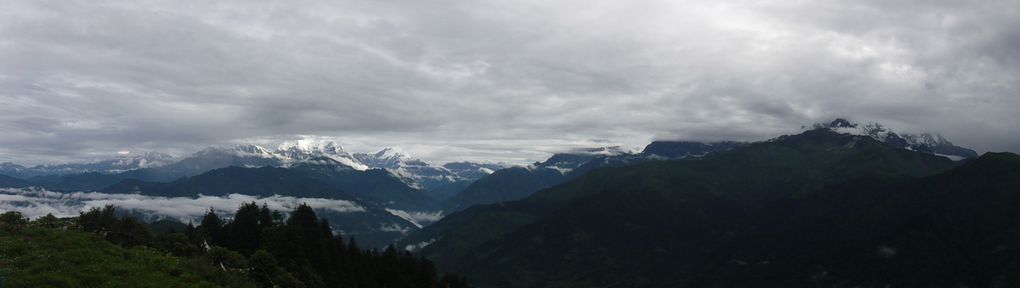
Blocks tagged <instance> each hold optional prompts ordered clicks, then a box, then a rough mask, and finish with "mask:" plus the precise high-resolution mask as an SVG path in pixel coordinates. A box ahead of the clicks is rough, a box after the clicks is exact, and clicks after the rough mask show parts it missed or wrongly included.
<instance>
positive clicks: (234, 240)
mask: <svg viewBox="0 0 1020 288" xmlns="http://www.w3.org/2000/svg"><path fill="white" fill-rule="evenodd" d="M259 214H261V213H260V209H259V206H258V205H257V204H255V202H251V203H244V204H242V205H241V207H240V208H238V209H237V212H236V213H235V214H234V220H233V221H231V222H230V223H229V224H227V225H225V227H224V230H225V232H226V233H227V237H226V238H227V240H228V242H229V244H228V247H230V248H232V249H234V250H236V251H238V252H241V254H244V255H251V253H252V252H255V249H258V248H259V244H260V233H261V230H262V228H261V226H260V225H259Z"/></svg>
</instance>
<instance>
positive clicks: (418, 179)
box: [353, 148, 502, 190]
mask: <svg viewBox="0 0 1020 288" xmlns="http://www.w3.org/2000/svg"><path fill="white" fill-rule="evenodd" d="M353 156H354V158H355V159H357V160H358V161H360V162H361V163H364V164H365V165H367V166H368V167H370V168H372V169H384V170H386V171H389V172H390V173H391V174H393V175H394V176H396V177H397V178H400V179H401V180H403V181H404V182H405V183H407V184H408V185H410V186H412V187H415V188H418V189H422V190H433V189H436V188H439V187H443V186H446V185H450V184H453V183H457V182H465V181H467V182H471V181H474V180H477V179H478V178H481V177H482V176H485V175H488V174H490V173H492V171H494V170H498V169H501V168H502V166H498V165H494V164H493V165H486V164H476V163H470V162H459V163H463V165H462V164H453V163H448V165H449V164H453V165H450V166H452V167H455V168H459V169H455V170H453V169H450V168H447V167H446V165H444V166H433V165H431V164H429V163H427V162H425V161H422V160H420V159H417V158H413V157H411V155H410V154H409V153H407V152H404V151H403V150H400V149H399V148H385V149H382V150H380V151H379V152H376V153H354V155H353ZM471 167H477V168H475V169H474V170H472V168H471ZM485 167H490V168H485ZM492 168H497V169H492Z"/></svg>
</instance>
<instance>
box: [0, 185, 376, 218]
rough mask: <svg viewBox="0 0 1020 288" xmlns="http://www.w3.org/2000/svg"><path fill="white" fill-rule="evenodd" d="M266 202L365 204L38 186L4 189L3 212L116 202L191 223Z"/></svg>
mask: <svg viewBox="0 0 1020 288" xmlns="http://www.w3.org/2000/svg"><path fill="white" fill-rule="evenodd" d="M250 202H255V203H258V204H259V205H262V204H265V205H267V207H269V209H271V210H276V211H282V212H287V211H293V210H294V209H295V208H297V207H298V206H299V205H301V204H308V206H311V207H312V208H315V209H317V210H323V211H332V212H339V213H349V212H363V211H365V208H364V207H361V206H359V205H357V204H355V203H352V202H350V201H344V200H333V199H321V198H295V197H290V196H278V195H277V196H272V197H261V198H260V197H256V196H250V195H241V194H230V195H228V196H225V197H215V196H199V197H195V198H186V197H173V198H167V197H155V196H145V195H138V194H106V193H99V192H73V193H61V192H53V191H47V190H42V189H38V188H28V189H19V188H0V211H18V212H21V213H22V214H25V216H28V217H29V218H32V219H35V218H37V217H39V216H44V215H46V214H50V213H52V214H53V215H54V216H57V217H70V216H77V215H78V212H81V211H86V210H89V209H91V208H95V207H99V208H102V207H104V206H106V205H113V206H115V207H117V208H118V209H124V210H129V211H133V212H137V213H141V214H144V215H147V216H153V217H166V218H172V219H178V220H180V221H181V222H188V221H190V220H193V219H199V218H201V217H202V215H205V213H207V212H209V209H210V208H211V209H213V210H215V211H216V212H217V214H220V213H223V214H227V215H233V212H234V211H236V210H237V208H238V207H240V206H241V204H243V203H250Z"/></svg>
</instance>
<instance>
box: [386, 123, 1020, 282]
mask: <svg viewBox="0 0 1020 288" xmlns="http://www.w3.org/2000/svg"><path fill="white" fill-rule="evenodd" d="M1017 159H1020V158H1018V157H1017V156H1016V155H1015V154H1008V153H1003V154H986V155H984V156H982V157H980V158H978V159H975V160H971V161H969V162H967V163H964V164H962V165H961V164H960V163H959V162H952V161H950V160H948V159H946V158H943V157H938V156H935V155H930V154H925V153H917V152H913V151H908V150H905V149H899V148H896V147H893V146H891V145H888V144H885V143H881V142H878V141H875V140H873V139H871V138H868V137H860V136H853V135H846V134H838V133H834V132H832V131H829V130H824V129H818V130H812V131H808V132H805V133H803V134H800V135H793V136H784V137H780V138H777V139H774V140H771V141H767V142H762V143H755V144H751V145H747V146H744V147H737V148H734V149H733V150H732V151H729V152H725V153H718V154H713V155H709V156H706V157H704V158H702V159H697V160H679V161H666V162H650V163H645V164H639V165H634V166H628V167H618V168H608V169H601V170H597V171H594V172H591V173H589V174H587V175H585V176H582V177H580V178H578V179H576V180H574V181H571V182H567V183H565V184H563V185H560V186H557V187H553V188H550V189H546V190H543V191H541V192H538V193H536V194H534V195H532V196H530V197H528V198H525V199H523V200H521V201H515V202H507V203H501V204H493V205H483V206H476V207H473V208H470V209H467V210H465V211H463V212H460V213H456V214H453V215H450V216H448V217H446V218H445V219H443V220H441V221H439V222H437V223H436V224H434V225H432V226H429V227H426V228H425V229H423V230H421V231H419V232H416V233H414V234H412V235H411V236H409V237H408V238H407V239H406V240H405V241H404V243H403V244H405V245H416V244H417V245H420V244H422V243H429V244H428V245H425V246H424V248H423V249H422V250H421V251H422V253H423V255H426V256H427V257H429V258H430V259H432V260H434V261H436V262H437V266H438V267H440V268H441V269H447V270H448V271H454V272H457V273H458V274H462V275H465V276H466V277H467V278H468V279H469V280H471V281H472V282H473V283H477V284H478V285H482V286H484V287H592V286H594V287H748V286H763V285H764V286H770V287H832V286H846V287H852V286H864V287H884V286H886V285H889V286H894V287H911V286H917V285H920V286H924V287H958V286H961V285H962V286H969V287H988V286H994V285H1000V286H1001V285H1005V286H1011V285H1015V284H1018V283H1020V282H1018V281H1020V279H1017V278H1015V276H1016V273H1015V271H1020V270H1017V269H1016V267H1018V266H1017V265H1018V263H1020V262H1018V261H1017V260H1015V259H1020V258H1017V256H1020V246H1017V245H1018V244H1017V243H1020V236H1017V235H1020V233H1016V231H1020V221H1018V220H1017V219H1020V215H1018V214H1017V212H1016V211H1020V210H1017V209H1015V208H1016V207H1020V188H1017V187H1020V178H1018V176H1017V175H1018V174H1020V172H1018V171H1020V161H1018V160H1017ZM1005 286H1003V287H1005Z"/></svg>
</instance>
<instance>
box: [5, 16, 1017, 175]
mask: <svg viewBox="0 0 1020 288" xmlns="http://www.w3.org/2000/svg"><path fill="white" fill-rule="evenodd" d="M851 2H853V3H851ZM1017 27H1020V1H994V0H989V1H937V0H917V1H889V0H875V1H843V0H840V1H718V0H715V1H697V2H695V1H674V0H666V1H643V0H637V1H634V0H626V1H624V0H621V1H598V0H584V1H548V0H540V1H521V0H513V1H489V0H486V1H478V0H465V1H446V0H434V1H385V0H382V1H380V0H374V1H338V0H330V1H236V2H234V1H180V0H173V1H101V0H100V1H74V0H72V1H67V0H53V1H49V0H0V162H6V161H13V162H17V163H23V164H36V163H53V162H63V161H84V160H89V159H97V158H106V157H110V156H113V155H115V154H116V152H117V151H124V150H127V151H133V152H140V151H163V152H170V153H175V154H178V155H180V154H186V153H190V152H193V151H195V150H198V149H200V148H202V147H205V146H210V145H231V144H235V143H240V142H256V143H263V144H271V143H276V142H280V141H283V140H290V139H296V138H304V137H310V138H328V139H334V140H337V141H338V142H340V143H341V144H343V145H344V146H345V147H346V148H347V149H348V150H353V151H372V150H376V149H379V148H382V147H385V146H398V147H402V148H403V149H404V150H406V151H408V152H410V153H411V154H413V155H415V156H418V157H421V158H424V159H425V160H431V161H435V162H443V161H450V160H458V159H469V160H492V161H507V162H514V163H522V162H527V161H534V160H539V159H542V158H545V157H546V156H548V153H550V152H553V151H557V150H564V149H570V148H575V147H581V146H603V145H622V146H624V147H641V146H643V145H644V144H647V143H648V142H649V141H651V140H653V139H687V140H729V139H733V140H759V139H766V138H770V137H772V136H776V135H778V134H781V133H793V132H796V131H797V129H799V127H800V126H801V125H809V124H811V123H814V122H819V121H824V120H828V119H832V118H834V117H849V118H851V119H854V120H856V121H861V122H880V123H884V124H886V125H887V126H890V127H892V128H893V129H895V130H897V131H900V132H923V131H934V132H941V133H942V134H944V135H946V137H947V138H949V139H950V140H951V141H953V142H955V143H956V144H960V145H962V146H966V147H971V148H974V149H976V150H978V151H979V152H984V151H1014V152H1016V151H1020V136H1018V135H1020V117H1018V116H1020V113H1018V108H1020V95H1018V94H1020V93H1018V92H1020V86H1018V85H1020V29H1018V28H1017Z"/></svg>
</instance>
